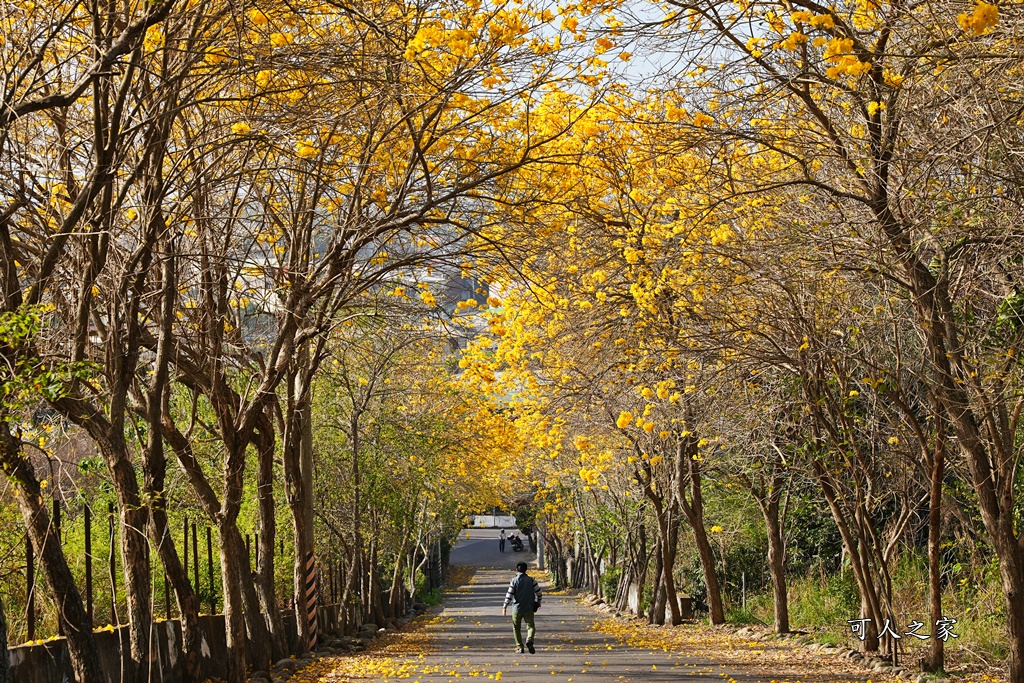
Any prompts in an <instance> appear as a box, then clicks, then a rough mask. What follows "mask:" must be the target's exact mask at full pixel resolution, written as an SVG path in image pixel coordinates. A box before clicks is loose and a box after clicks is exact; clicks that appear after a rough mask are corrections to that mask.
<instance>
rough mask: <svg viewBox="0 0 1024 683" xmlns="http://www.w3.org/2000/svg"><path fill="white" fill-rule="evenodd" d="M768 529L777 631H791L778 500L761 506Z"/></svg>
mask: <svg viewBox="0 0 1024 683" xmlns="http://www.w3.org/2000/svg"><path fill="white" fill-rule="evenodd" d="M760 507H761V512H762V513H763V514H764V524H765V528H766V529H767V531H768V571H769V573H770V574H771V577H772V596H773V598H774V602H775V632H776V633H789V598H788V596H787V594H786V545H785V542H784V541H783V540H782V525H781V524H780V522H779V502H778V500H772V501H768V502H767V503H765V504H763V505H761V506H760Z"/></svg>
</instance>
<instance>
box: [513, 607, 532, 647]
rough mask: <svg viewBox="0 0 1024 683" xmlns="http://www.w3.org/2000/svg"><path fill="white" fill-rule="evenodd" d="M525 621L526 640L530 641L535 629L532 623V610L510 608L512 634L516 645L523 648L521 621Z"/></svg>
mask: <svg viewBox="0 0 1024 683" xmlns="http://www.w3.org/2000/svg"><path fill="white" fill-rule="evenodd" d="M523 621H526V642H528V643H532V642H533V636H534V634H535V633H536V631H537V629H536V627H535V626H534V623H533V612H525V611H524V612H520V611H518V610H512V635H513V636H515V639H516V647H517V648H519V649H520V650H522V649H523V635H522V623H523Z"/></svg>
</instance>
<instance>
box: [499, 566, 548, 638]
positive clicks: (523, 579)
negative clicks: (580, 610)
mask: <svg viewBox="0 0 1024 683" xmlns="http://www.w3.org/2000/svg"><path fill="white" fill-rule="evenodd" d="M526 569H527V566H526V563H525V562H520V563H519V564H517V565H516V572H518V573H517V574H516V577H515V578H514V579H512V582H511V583H509V585H508V591H507V592H506V593H505V604H504V605H502V607H501V614H502V615H503V616H508V606H509V605H512V634H513V635H514V636H515V639H516V652H520V653H521V652H522V651H523V635H522V630H521V627H522V623H523V621H524V620H525V621H526V627H527V628H526V648H527V649H528V650H529V651H530V654H531V655H532V654H533V653H535V652H536V650H535V649H534V647H533V636H534V634H535V633H536V630H537V629H536V627H535V625H534V622H533V613H534V612H536V611H537V610H539V609H540V598H541V594H540V584H539V583H537V582H536V581H535V580H534V578H533V577H532V576H530V575H529V574H527V573H526Z"/></svg>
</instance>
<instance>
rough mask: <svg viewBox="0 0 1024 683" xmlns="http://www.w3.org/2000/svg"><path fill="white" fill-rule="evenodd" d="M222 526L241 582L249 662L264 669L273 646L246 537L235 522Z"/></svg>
mask: <svg viewBox="0 0 1024 683" xmlns="http://www.w3.org/2000/svg"><path fill="white" fill-rule="evenodd" d="M222 526H223V528H222V529H221V530H220V534H221V539H220V542H221V545H225V544H226V545H227V547H228V550H229V552H230V553H231V555H232V556H233V557H234V567H233V568H232V571H233V574H234V575H235V580H237V581H239V582H240V584H241V594H242V607H243V609H244V612H243V618H244V619H245V630H246V634H247V636H248V639H249V661H250V662H251V663H252V664H253V666H256V667H258V668H259V669H263V668H264V667H267V666H269V665H270V664H271V663H272V662H271V657H272V656H273V647H272V645H271V641H270V631H269V630H268V629H267V622H266V620H265V619H264V615H262V614H261V613H260V599H259V596H258V595H257V594H256V582H255V581H253V580H252V575H251V574H250V573H249V555H248V553H247V552H246V551H245V539H244V538H242V532H240V531H239V530H238V526H237V525H235V524H234V523H231V524H224V525H222ZM225 536H226V540H225Z"/></svg>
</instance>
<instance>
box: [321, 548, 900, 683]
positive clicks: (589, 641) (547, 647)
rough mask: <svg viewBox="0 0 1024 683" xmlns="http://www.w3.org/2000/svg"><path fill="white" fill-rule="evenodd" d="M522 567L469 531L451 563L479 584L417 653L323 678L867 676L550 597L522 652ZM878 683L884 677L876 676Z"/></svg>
mask: <svg viewBox="0 0 1024 683" xmlns="http://www.w3.org/2000/svg"><path fill="white" fill-rule="evenodd" d="M506 548H507V546H506ZM523 559H527V560H530V561H531V562H532V560H533V559H534V558H533V556H532V555H530V554H529V553H513V552H505V553H504V554H502V553H500V552H498V541H497V532H496V531H493V530H481V529H472V530H469V531H468V532H464V533H463V538H462V541H461V542H460V544H459V545H457V547H456V548H455V549H454V550H453V552H452V557H451V562H452V565H454V566H456V567H471V568H473V571H474V573H473V576H472V579H471V581H470V583H469V584H468V585H465V586H462V587H461V588H459V589H457V590H454V591H451V592H449V593H448V594H447V596H446V598H445V602H444V606H443V609H442V610H441V611H440V613H439V614H438V615H437V616H435V617H433V618H432V619H431V620H430V621H429V623H428V625H427V626H426V627H425V632H424V630H421V631H419V633H420V636H419V637H422V640H421V641H419V643H420V645H418V646H417V645H415V644H413V643H410V642H406V644H405V646H402V645H401V643H402V638H403V634H402V633H396V634H395V635H394V636H393V638H394V639H395V640H394V641H393V642H394V643H395V645H394V651H393V652H390V650H391V649H392V648H387V649H386V651H385V652H381V653H380V655H379V656H387V657H392V656H393V657H394V658H392V659H385V662H386V664H384V665H382V667H383V668H381V669H378V670H373V668H372V662H373V660H372V659H371V660H368V661H367V662H365V663H364V668H363V669H362V670H361V671H353V670H352V669H351V668H349V669H348V670H347V671H345V672H343V671H342V670H340V669H339V670H338V671H336V672H335V675H334V676H332V677H330V678H328V679H321V680H330V681H354V680H377V681H380V680H388V681H390V680H394V679H407V680H412V681H417V682H418V683H456V682H459V683H462V681H463V679H466V678H475V677H481V678H489V679H496V680H504V681H516V682H521V683H570V682H574V681H575V682H576V683H584V682H587V683H598V682H601V683H604V682H611V681H616V682H619V681H644V682H646V683H668V682H670V681H671V682H672V683H676V682H678V681H694V682H699V683H704V682H707V683H710V682H711V681H715V682H717V683H723V682H725V683H737V682H743V683H753V682H754V681H765V683H767V682H768V681H771V682H772V683H776V681H778V683H796V681H807V682H810V681H814V682H823V681H857V680H861V681H863V680H866V679H867V678H869V676H866V675H863V674H861V673H859V672H858V671H856V670H851V668H850V665H849V663H848V662H845V661H844V662H838V661H836V660H834V659H832V658H829V661H828V662H824V661H822V660H821V659H820V658H819V657H818V656H816V655H814V654H807V653H805V652H804V651H803V649H802V648H800V649H799V650H798V649H793V648H792V647H790V646H787V645H775V644H772V645H765V644H762V643H754V642H744V641H743V639H740V638H736V637H735V636H732V635H728V634H725V633H724V632H720V631H714V630H711V629H706V630H701V629H699V628H696V627H693V630H692V631H688V632H687V633H688V634H689V635H687V636H686V637H685V639H684V640H682V641H666V640H662V641H659V637H663V636H659V635H658V634H668V633H672V632H673V631H667V630H665V629H656V628H655V629H650V630H645V627H640V626H636V627H635V628H634V630H633V631H631V632H630V631H629V629H630V628H631V627H630V626H629V625H628V624H627V623H626V622H624V621H622V620H617V619H612V618H611V617H607V616H605V615H603V614H599V613H597V612H595V611H594V610H592V609H590V608H588V607H586V606H585V605H583V604H582V603H581V602H580V599H579V597H578V596H569V595H553V594H551V593H550V592H549V591H545V597H544V601H543V607H542V608H541V611H540V612H538V613H537V637H536V641H535V642H536V647H537V653H536V654H534V655H531V654H529V653H524V654H518V653H517V652H515V644H514V642H513V640H512V627H511V619H510V618H509V617H503V616H502V614H501V604H502V601H503V599H504V596H505V590H506V588H507V586H508V582H509V581H510V580H511V578H512V577H513V576H514V575H515V564H516V562H518V561H520V560H523ZM455 571H458V569H456V570H455ZM542 586H544V587H545V588H548V586H546V585H545V584H543V583H542ZM595 626H601V628H595ZM637 629H639V631H638V630H637ZM674 633H677V634H678V633H679V632H678V631H674ZM390 638H391V637H390V636H389V639H390ZM385 640H388V639H385ZM410 646H411V647H410ZM418 650H422V651H418ZM399 653H400V654H399ZM874 680H875V681H882V680H885V677H883V676H881V675H878V674H875V675H874Z"/></svg>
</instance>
